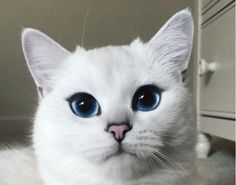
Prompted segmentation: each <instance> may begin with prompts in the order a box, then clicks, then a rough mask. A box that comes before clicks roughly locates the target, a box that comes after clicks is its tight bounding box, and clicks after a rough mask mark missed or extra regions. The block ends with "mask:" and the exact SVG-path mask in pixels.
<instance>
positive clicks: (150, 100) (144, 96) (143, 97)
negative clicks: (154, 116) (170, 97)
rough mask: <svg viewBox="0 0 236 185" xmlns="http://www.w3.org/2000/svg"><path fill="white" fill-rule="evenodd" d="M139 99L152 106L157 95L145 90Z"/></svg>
mask: <svg viewBox="0 0 236 185" xmlns="http://www.w3.org/2000/svg"><path fill="white" fill-rule="evenodd" d="M139 101H140V103H142V104H143V105H145V106H150V105H152V104H153V102H154V101H155V96H154V95H153V94H152V93H151V92H144V93H143V94H142V95H141V96H140V97H139Z"/></svg>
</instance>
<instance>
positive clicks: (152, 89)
mask: <svg viewBox="0 0 236 185" xmlns="http://www.w3.org/2000/svg"><path fill="white" fill-rule="evenodd" d="M160 101H161V90H160V89H158V88H157V87H156V86H153V85H145V86H142V87H140V88H139V89H138V90H137V91H136V92H135V94H134V97H133V101H132V108H133V110H135V111H152V110H154V109H156V108H157V107H158V105H159V104H160Z"/></svg>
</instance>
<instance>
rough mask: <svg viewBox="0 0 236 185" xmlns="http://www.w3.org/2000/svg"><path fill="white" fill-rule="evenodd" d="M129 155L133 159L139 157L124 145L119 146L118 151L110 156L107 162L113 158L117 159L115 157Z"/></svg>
mask: <svg viewBox="0 0 236 185" xmlns="http://www.w3.org/2000/svg"><path fill="white" fill-rule="evenodd" d="M127 155H130V156H133V157H137V155H136V154H134V153H131V152H130V151H128V150H127V149H126V147H124V145H122V144H119V145H118V146H117V148H116V150H114V152H113V153H112V154H110V155H108V156H107V157H106V158H105V160H109V159H111V158H115V157H122V156H127Z"/></svg>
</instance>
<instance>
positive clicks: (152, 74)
mask: <svg viewBox="0 0 236 185" xmlns="http://www.w3.org/2000/svg"><path fill="white" fill-rule="evenodd" d="M152 56H153V55H152V53H151V52H150V51H149V50H148V48H147V47H146V46H145V45H144V44H143V43H141V42H140V41H138V40H137V41H135V42H134V43H132V44H130V45H128V46H107V47H103V48H99V49H93V50H88V51H86V50H84V49H77V50H76V51H75V52H74V53H73V54H72V56H71V57H70V58H69V59H68V60H67V61H65V63H64V66H63V67H62V70H63V71H64V72H63V74H64V75H63V81H64V83H66V82H69V84H68V83H67V84H68V85H69V86H71V88H72V89H73V91H91V92H93V91H96V92H97V91H99V89H102V91H104V90H106V91H114V90H116V91H127V89H131V90H132V89H135V88H136V87H138V86H140V85H145V84H150V83H155V82H157V83H161V79H160V78H162V76H166V75H164V74H162V73H163V70H162V69H157V70H155V71H153V68H154V66H153V63H152V61H151V60H152ZM157 68H158V67H157ZM159 68H160V67H159ZM158 70H159V71H158ZM158 76H159V77H158ZM72 86H73V87H72Z"/></svg>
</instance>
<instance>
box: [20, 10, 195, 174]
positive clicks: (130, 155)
mask: <svg viewBox="0 0 236 185" xmlns="http://www.w3.org/2000/svg"><path fill="white" fill-rule="evenodd" d="M192 39H193V22H192V16H191V13H190V12H189V11H188V10H183V11H181V12H179V13H177V14H176V15H174V16H173V17H172V18H171V19H170V20H169V21H168V22H167V23H166V24H165V25H164V26H163V27H162V28H161V29H160V30H159V31H158V33H157V34H156V35H155V36H154V37H153V38H152V39H151V40H150V41H149V42H146V43H143V42H142V41H141V40H140V39H137V40H135V41H133V42H132V43H131V44H130V45H125V46H107V47H103V48H98V49H92V50H85V49H83V48H81V47H77V49H76V50H75V51H74V52H69V51H67V50H66V49H64V48H63V47H62V46H60V45H59V44H58V43H56V42H55V41H54V40H52V39H51V38H49V37H48V36H46V35H45V34H43V33H41V32H40V31H37V30H34V29H29V28H27V29H24V31H23V34H22V43H23V51H24V54H25V58H26V61H27V64H28V67H29V69H30V72H31V74H32V76H33V78H34V80H35V83H36V85H37V87H38V88H39V89H40V90H39V91H40V92H39V93H40V97H41V98H40V103H39V108H38V111H37V115H36V118H35V127H34V144H35V149H36V154H37V156H38V159H39V160H40V163H43V164H46V165H48V166H49V167H50V165H57V164H58V165H60V166H61V168H63V169H67V170H75V169H77V170H78V172H79V171H83V170H85V169H86V167H84V166H87V165H91V166H100V165H102V166H103V168H106V167H107V169H112V168H113V167H114V168H115V167H118V168H119V167H120V168H126V169H128V168H132V169H137V168H142V167H140V164H142V165H143V168H145V167H144V166H145V164H148V162H147V161H148V160H149V161H155V162H156V165H158V163H159V161H158V159H157V158H158V156H159V157H160V158H161V160H163V158H164V159H165V157H164V155H167V150H166V149H165V148H168V149H169V150H168V152H169V153H171V152H172V154H173V153H174V152H176V151H175V148H176V147H179V148H181V147H183V146H184V145H185V146H186V143H187V142H189V143H191V141H190V140H191V139H190V138H191V137H193V136H192V134H193V129H192V127H193V125H192V123H191V113H192V107H191V106H190V105H189V99H190V98H189V94H188V91H187V90H186V88H185V84H184V82H183V76H182V73H183V72H184V71H186V69H187V66H188V62H189V57H190V53H191V49H192ZM171 149H172V151H171ZM165 151H166V153H163V152H165ZM161 152H162V154H161ZM155 162H154V163H152V164H155ZM81 163H82V164H81ZM83 164H84V165H83ZM159 164H160V165H161V163H159ZM136 165H137V166H136ZM148 166H149V164H148ZM149 167H150V166H149ZM54 170H56V171H57V170H59V169H55V168H54ZM59 171H60V170H59ZM114 173H118V172H114ZM121 173H122V172H121Z"/></svg>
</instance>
